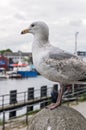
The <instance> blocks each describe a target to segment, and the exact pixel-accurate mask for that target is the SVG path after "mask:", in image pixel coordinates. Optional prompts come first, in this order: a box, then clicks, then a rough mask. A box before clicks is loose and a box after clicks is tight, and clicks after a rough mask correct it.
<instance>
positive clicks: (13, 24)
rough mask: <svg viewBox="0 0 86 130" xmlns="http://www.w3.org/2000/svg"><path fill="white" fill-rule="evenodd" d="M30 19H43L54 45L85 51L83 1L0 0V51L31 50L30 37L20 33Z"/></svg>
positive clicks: (85, 26) (85, 2) (84, 0)
mask: <svg viewBox="0 0 86 130" xmlns="http://www.w3.org/2000/svg"><path fill="white" fill-rule="evenodd" d="M33 21H44V22H46V23H47V24H48V26H49V30H50V41H51V44H53V45H54V46H58V47H59V48H61V49H65V50H68V51H70V52H74V45H75V44H74V43H75V33H76V32H79V34H78V36H77V38H78V50H83V51H86V0H0V50H1V49H7V48H10V49H12V50H13V51H18V50H21V51H24V52H25V51H26V52H28V51H31V47H32V46H31V45H32V42H33V36H32V35H31V34H26V35H20V32H21V30H22V29H25V28H26V27H29V25H30V23H32V22H33Z"/></svg>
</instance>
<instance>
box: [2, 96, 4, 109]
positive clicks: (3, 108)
mask: <svg viewBox="0 0 86 130" xmlns="http://www.w3.org/2000/svg"><path fill="white" fill-rule="evenodd" d="M2 109H4V95H2Z"/></svg>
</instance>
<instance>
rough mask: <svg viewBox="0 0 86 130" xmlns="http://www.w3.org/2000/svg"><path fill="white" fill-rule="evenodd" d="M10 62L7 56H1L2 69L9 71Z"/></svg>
mask: <svg viewBox="0 0 86 130" xmlns="http://www.w3.org/2000/svg"><path fill="white" fill-rule="evenodd" d="M8 66H9V60H8V58H6V57H5V56H2V55H0V68H4V69H6V70H7V69H8Z"/></svg>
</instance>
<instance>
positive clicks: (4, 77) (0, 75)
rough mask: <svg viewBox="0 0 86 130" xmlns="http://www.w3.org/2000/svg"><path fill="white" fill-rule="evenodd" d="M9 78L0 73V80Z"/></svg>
mask: <svg viewBox="0 0 86 130" xmlns="http://www.w3.org/2000/svg"><path fill="white" fill-rule="evenodd" d="M7 78H9V76H8V75H7V74H3V73H1V72H0V79H7Z"/></svg>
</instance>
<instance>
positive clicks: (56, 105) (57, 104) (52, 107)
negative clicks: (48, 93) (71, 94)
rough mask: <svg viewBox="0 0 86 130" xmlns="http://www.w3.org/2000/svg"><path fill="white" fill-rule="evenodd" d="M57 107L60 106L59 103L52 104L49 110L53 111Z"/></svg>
mask: <svg viewBox="0 0 86 130" xmlns="http://www.w3.org/2000/svg"><path fill="white" fill-rule="evenodd" d="M58 106H61V102H56V103H54V104H53V105H52V106H51V107H50V108H49V109H50V110H53V109H55V108H57V107H58Z"/></svg>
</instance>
